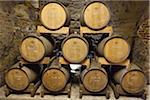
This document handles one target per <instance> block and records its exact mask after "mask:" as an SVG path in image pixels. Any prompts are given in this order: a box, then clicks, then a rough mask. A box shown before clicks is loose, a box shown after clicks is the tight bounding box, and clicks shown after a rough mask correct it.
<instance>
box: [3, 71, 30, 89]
mask: <svg viewBox="0 0 150 100" xmlns="http://www.w3.org/2000/svg"><path fill="white" fill-rule="evenodd" d="M5 82H6V84H7V86H8V87H9V88H10V89H12V90H15V91H22V90H24V89H26V88H27V87H28V85H29V79H28V76H27V75H26V73H25V72H24V71H23V70H21V69H19V68H13V69H10V70H9V71H8V72H7V73H6V75H5Z"/></svg>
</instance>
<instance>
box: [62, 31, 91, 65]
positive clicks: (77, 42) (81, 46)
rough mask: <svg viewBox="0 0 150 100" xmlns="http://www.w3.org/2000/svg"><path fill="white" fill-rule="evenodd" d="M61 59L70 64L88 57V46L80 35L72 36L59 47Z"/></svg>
mask: <svg viewBox="0 0 150 100" xmlns="http://www.w3.org/2000/svg"><path fill="white" fill-rule="evenodd" d="M61 48H62V54H63V57H64V58H65V59H66V60H67V61H68V62H70V63H80V62H82V61H83V60H85V58H86V57H87V55H88V51H89V44H88V42H87V40H86V39H85V38H83V37H81V36H80V35H77V34H72V35H70V36H69V37H67V38H66V39H65V40H64V41H63V42H62V45H61Z"/></svg>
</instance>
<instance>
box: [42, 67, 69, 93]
mask: <svg viewBox="0 0 150 100" xmlns="http://www.w3.org/2000/svg"><path fill="white" fill-rule="evenodd" d="M68 79H69V72H68V71H67V70H66V69H65V68H63V67H60V66H59V65H57V64H55V65H53V64H52V65H51V66H50V67H49V68H47V69H46V70H45V71H44V72H43V76H42V83H43V86H44V87H45V88H46V89H47V90H49V91H51V92H59V91H61V90H62V89H64V88H65V86H66V84H67V82H68Z"/></svg>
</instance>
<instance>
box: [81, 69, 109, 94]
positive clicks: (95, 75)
mask: <svg viewBox="0 0 150 100" xmlns="http://www.w3.org/2000/svg"><path fill="white" fill-rule="evenodd" d="M82 81H83V85H84V87H85V88H86V89H87V90H88V91H90V92H100V91H102V90H103V89H104V88H105V87H106V86H107V83H108V77H107V75H106V74H105V73H104V72H102V71H101V70H96V69H95V70H90V71H88V72H87V73H86V74H85V75H84V78H83V80H82Z"/></svg>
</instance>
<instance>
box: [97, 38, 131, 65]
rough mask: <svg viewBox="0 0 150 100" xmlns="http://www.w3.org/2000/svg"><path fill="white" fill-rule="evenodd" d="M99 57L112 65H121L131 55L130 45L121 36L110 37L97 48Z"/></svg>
mask: <svg viewBox="0 0 150 100" xmlns="http://www.w3.org/2000/svg"><path fill="white" fill-rule="evenodd" d="M97 51H98V53H99V55H101V56H104V57H105V59H106V60H107V61H109V62H111V63H120V62H123V61H125V60H126V59H127V57H128V56H129V54H130V45H129V44H128V42H127V41H126V40H125V39H123V38H122V37H120V36H110V37H107V38H105V39H103V40H102V41H101V42H100V43H99V44H98V47H97Z"/></svg>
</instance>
